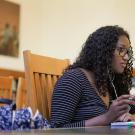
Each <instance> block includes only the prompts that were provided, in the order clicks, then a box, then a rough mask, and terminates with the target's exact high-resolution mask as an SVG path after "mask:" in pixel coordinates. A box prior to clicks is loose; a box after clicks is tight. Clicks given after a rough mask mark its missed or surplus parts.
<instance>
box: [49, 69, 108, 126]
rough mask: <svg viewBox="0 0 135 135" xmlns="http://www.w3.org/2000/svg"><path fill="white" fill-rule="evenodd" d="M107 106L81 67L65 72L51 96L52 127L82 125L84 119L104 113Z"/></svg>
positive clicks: (83, 124)
mask: <svg viewBox="0 0 135 135" xmlns="http://www.w3.org/2000/svg"><path fill="white" fill-rule="evenodd" d="M106 111H107V107H106V105H105V103H104V102H103V101H102V99H101V98H100V97H99V95H98V94H97V92H96V90H95V89H94V88H93V87H92V85H91V84H90V83H89V81H88V79H87V77H86V76H85V74H84V73H83V72H82V71H81V69H79V68H77V69H72V70H69V71H68V72H66V73H65V74H64V75H63V76H62V77H61V78H60V79H59V80H58V82H57V83H56V86H55V88H54V93H53V97H52V106H51V126H52V127H66V128H69V127H83V126H85V120H88V119H90V118H93V117H96V116H99V115H101V114H104V113H105V112H106Z"/></svg>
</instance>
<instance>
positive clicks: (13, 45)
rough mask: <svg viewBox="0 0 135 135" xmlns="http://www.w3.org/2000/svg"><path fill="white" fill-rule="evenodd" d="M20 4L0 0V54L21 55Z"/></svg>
mask: <svg viewBox="0 0 135 135" xmlns="http://www.w3.org/2000/svg"><path fill="white" fill-rule="evenodd" d="M19 21H20V5H19V4H16V3H13V2H9V1H6V0H0V55H5V56H12V57H18V55H19Z"/></svg>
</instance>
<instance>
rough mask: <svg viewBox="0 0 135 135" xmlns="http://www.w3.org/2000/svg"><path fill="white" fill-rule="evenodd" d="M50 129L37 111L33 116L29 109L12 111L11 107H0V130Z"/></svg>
mask: <svg viewBox="0 0 135 135" xmlns="http://www.w3.org/2000/svg"><path fill="white" fill-rule="evenodd" d="M46 128H50V124H49V122H48V121H47V119H44V118H43V117H42V115H41V114H40V113H39V112H38V111H37V112H36V114H35V115H34V116H33V115H32V111H31V108H30V107H28V108H23V109H20V110H12V107H11V106H9V105H7V106H2V107H0V130H29V129H46Z"/></svg>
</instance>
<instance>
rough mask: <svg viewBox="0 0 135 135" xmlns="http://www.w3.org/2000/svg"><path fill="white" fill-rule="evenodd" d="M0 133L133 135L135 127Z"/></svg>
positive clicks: (0, 134)
mask: <svg viewBox="0 0 135 135" xmlns="http://www.w3.org/2000/svg"><path fill="white" fill-rule="evenodd" d="M0 135H135V128H133V127H130V128H128V127H126V128H111V127H109V126H108V127H90V128H72V129H59V128H57V129H48V130H31V131H12V132H3V131H2V132H0Z"/></svg>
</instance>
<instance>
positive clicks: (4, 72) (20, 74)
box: [0, 68, 24, 80]
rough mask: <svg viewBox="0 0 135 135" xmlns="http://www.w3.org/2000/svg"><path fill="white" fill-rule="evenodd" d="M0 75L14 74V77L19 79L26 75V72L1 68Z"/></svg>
mask: <svg viewBox="0 0 135 135" xmlns="http://www.w3.org/2000/svg"><path fill="white" fill-rule="evenodd" d="M0 76H13V78H14V79H16V80H18V78H19V77H24V72H23V71H17V70H11V69H5V68H0Z"/></svg>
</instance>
